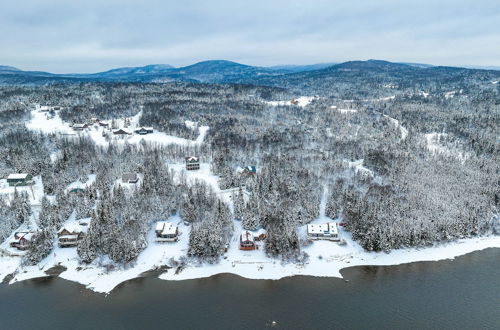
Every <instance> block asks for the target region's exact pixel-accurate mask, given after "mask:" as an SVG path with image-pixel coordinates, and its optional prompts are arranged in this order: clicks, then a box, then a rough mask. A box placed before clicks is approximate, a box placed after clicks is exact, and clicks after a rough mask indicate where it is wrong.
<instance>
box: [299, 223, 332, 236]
mask: <svg viewBox="0 0 500 330" xmlns="http://www.w3.org/2000/svg"><path fill="white" fill-rule="evenodd" d="M307 233H308V234H314V235H317V234H321V235H324V234H328V235H334V234H337V233H338V229H337V223H335V222H329V223H322V224H309V225H307Z"/></svg>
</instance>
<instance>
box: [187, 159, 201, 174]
mask: <svg viewBox="0 0 500 330" xmlns="http://www.w3.org/2000/svg"><path fill="white" fill-rule="evenodd" d="M199 169H200V159H199V158H198V157H195V156H190V157H186V170H188V171H196V170H199Z"/></svg>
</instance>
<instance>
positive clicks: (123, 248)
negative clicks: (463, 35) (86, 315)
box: [0, 63, 500, 264]
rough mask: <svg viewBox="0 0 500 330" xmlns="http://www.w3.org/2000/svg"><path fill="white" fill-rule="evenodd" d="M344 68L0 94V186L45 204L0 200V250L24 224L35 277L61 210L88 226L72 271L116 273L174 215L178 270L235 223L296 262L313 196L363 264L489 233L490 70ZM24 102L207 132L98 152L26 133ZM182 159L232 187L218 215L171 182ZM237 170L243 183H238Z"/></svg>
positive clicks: (210, 204)
mask: <svg viewBox="0 0 500 330" xmlns="http://www.w3.org/2000/svg"><path fill="white" fill-rule="evenodd" d="M357 66H358V64H356V65H355V67H354V68H355V70H354V69H353V64H352V63H351V64H349V65H347V64H346V65H345V66H337V67H336V68H335V69H322V70H318V71H311V72H306V73H293V74H291V75H286V76H280V77H278V78H273V77H264V78H258V79H257V78H255V79H254V78H252V79H251V80H250V81H247V82H245V84H201V83H189V82H175V83H173V82H172V83H66V84H52V85H45V86H12V85H11V86H3V87H1V88H0V118H1V120H0V155H1V157H0V178H5V177H7V176H8V175H9V174H10V173H29V174H31V175H33V176H40V178H41V179H42V181H43V189H44V194H45V198H44V199H43V201H42V203H41V206H40V210H39V212H38V211H37V212H35V213H33V212H32V210H31V209H30V207H29V205H28V204H27V198H28V197H27V196H26V195H25V194H17V193H16V195H15V196H14V197H12V196H7V195H0V203H1V211H0V218H1V222H0V239H1V240H5V239H6V238H7V237H8V236H9V235H11V233H12V232H13V231H14V230H15V229H16V228H18V227H19V226H21V225H22V224H23V223H24V224H29V225H30V226H32V227H33V226H36V227H37V233H36V238H35V239H34V240H33V242H32V243H31V244H30V246H29V251H28V253H27V254H26V256H25V262H26V263H30V264H36V263H38V262H39V261H40V260H42V259H43V258H44V257H45V256H47V255H48V254H49V253H50V251H51V249H52V245H51V243H50V242H52V241H53V240H54V239H55V237H56V232H57V230H58V229H59V228H60V226H61V225H62V224H63V223H64V222H65V221H66V220H67V219H68V217H70V216H71V215H72V214H73V212H74V213H75V214H76V218H78V219H81V218H91V219H92V220H91V222H90V227H89V229H88V234H87V235H86V236H85V238H84V239H83V240H82V241H81V242H80V243H79V246H78V254H79V256H80V258H81V260H82V262H85V263H90V262H92V261H93V260H94V259H95V258H97V257H99V256H102V255H105V256H108V257H109V258H110V259H112V260H113V261H115V262H117V263H127V262H130V261H133V260H134V259H135V258H137V256H138V255H139V254H140V252H141V251H143V249H145V248H146V246H147V240H146V237H147V233H148V231H149V230H150V229H151V228H152V226H153V224H154V222H155V221H157V220H158V219H164V218H168V217H169V216H170V215H173V214H179V215H180V217H181V218H182V219H183V220H185V221H188V222H189V223H190V224H191V226H190V228H191V230H190V233H189V235H190V236H189V249H188V251H186V257H189V258H195V259H202V260H207V261H210V262H217V261H218V259H219V258H220V256H221V255H222V254H223V253H224V246H225V245H226V244H227V243H228V241H229V240H230V238H231V236H232V235H234V234H235V233H234V229H233V223H234V221H241V224H242V226H243V227H244V228H246V229H249V230H255V229H258V228H264V229H265V230H267V239H266V241H265V249H266V253H267V254H268V255H269V256H272V257H279V258H283V259H287V260H294V259H301V258H302V259H303V258H304V257H307V256H305V255H304V253H303V251H302V247H303V246H304V245H305V244H308V243H307V242H304V241H302V240H301V238H300V237H299V236H298V235H297V228H298V227H299V226H301V225H304V224H307V223H309V222H310V221H311V220H313V219H314V218H316V217H317V216H318V215H319V212H320V201H321V197H322V194H323V191H328V195H327V203H326V215H327V216H329V217H331V218H333V219H337V218H338V219H339V221H340V222H341V223H342V224H343V228H345V230H347V231H348V232H349V233H350V234H351V235H352V238H353V239H354V240H356V241H357V242H358V243H359V244H360V245H361V246H362V247H363V248H364V249H366V250H369V251H372V250H374V251H382V250H383V251H389V250H391V249H398V248H401V247H409V246H425V245H430V244H433V243H435V242H440V241H450V240H455V239H458V238H464V237H473V236H478V235H484V234H491V233H493V234H498V233H500V225H499V217H498V208H499V206H500V186H499V184H500V168H499V164H500V159H499V148H500V140H499V132H500V129H499V128H500V85H499V84H498V80H499V77H500V73H499V72H497V73H495V72H494V71H480V70H465V69H446V70H445V69H439V68H427V69H425V70H424V69H416V68H413V67H410V66H405V65H397V66H394V65H390V66H389V67H386V66H385V64H384V65H382V64H380V63H376V65H375V67H372V66H369V67H368V68H367V67H366V65H361V64H360V65H359V67H357ZM329 70H330V71H329ZM353 70H354V71H353ZM457 70H459V71H457ZM450 72H451V73H450ZM287 77H288V78H287ZM273 79H274V80H273ZM249 82H250V83H251V84H250V83H249ZM303 96H309V97H310V98H308V99H307V100H308V101H307V102H304V103H301V102H298V101H297V100H298V99H299V98H300V97H303ZM278 101H282V102H278ZM309 101H310V102H309ZM35 104H41V105H49V106H61V107H63V109H62V110H59V111H58V113H57V116H58V118H60V119H61V120H62V121H64V122H67V123H81V122H89V121H91V119H92V118H99V119H101V120H107V121H110V122H112V121H114V120H117V119H118V118H124V117H132V116H135V115H137V114H139V113H140V119H139V120H140V122H139V125H140V126H152V127H154V129H155V130H158V131H161V132H163V133H165V134H168V135H171V136H176V137H181V138H184V139H188V140H195V139H196V137H197V136H198V132H197V131H196V130H193V129H192V128H191V127H190V126H189V125H186V121H188V122H194V123H196V125H198V126H197V127H200V126H208V127H209V128H210V129H209V130H208V133H207V135H206V137H205V138H204V141H203V143H200V144H184V145H183V144H174V143H173V144H170V145H165V144H162V145H158V144H154V143H148V142H144V141H143V142H142V143H140V144H129V143H127V142H125V143H114V142H112V141H113V140H111V142H109V145H98V144H96V143H95V142H94V141H93V140H92V139H91V138H89V137H86V136H80V137H77V138H75V137H71V138H70V137H66V136H64V135H60V134H45V133H41V132H37V131H34V130H30V129H28V128H27V127H26V125H25V123H26V122H28V121H29V120H30V119H31V116H32V115H33V111H36V110H35ZM53 112H54V111H52V113H48V114H47V116H56V114H54V113H53ZM190 155H196V156H198V157H200V158H201V159H202V160H203V161H204V162H206V163H209V164H210V169H211V172H212V173H213V174H214V175H217V176H218V177H219V180H218V184H219V186H220V189H231V188H235V189H234V191H235V193H234V194H233V196H232V203H229V202H228V201H227V200H224V199H221V198H220V197H219V195H217V194H216V193H215V192H214V191H213V188H212V187H211V186H210V185H207V184H206V183H205V182H202V181H199V182H196V183H194V184H193V183H189V182H187V181H186V180H185V179H183V178H182V177H181V178H180V180H176V181H174V179H173V175H174V174H173V171H172V169H171V166H170V165H171V164H182V163H183V162H184V157H186V156H190ZM246 165H254V166H256V168H257V173H256V174H255V175H251V176H249V175H241V173H240V172H238V170H237V169H238V167H243V166H246ZM125 172H134V173H140V174H141V178H142V180H141V184H140V186H139V187H138V189H135V190H132V191H129V190H123V189H121V188H120V186H116V185H115V184H114V182H115V181H116V180H118V179H119V178H120V177H121V175H122V174H123V173H125ZM88 175H95V177H96V179H95V182H94V183H92V184H91V185H90V187H89V188H88V189H86V190H85V191H84V192H78V193H76V194H75V193H69V192H68V191H67V189H66V187H67V186H68V185H69V184H71V183H72V182H75V181H83V182H85V181H86V180H88V179H87V177H88ZM325 188H326V190H325Z"/></svg>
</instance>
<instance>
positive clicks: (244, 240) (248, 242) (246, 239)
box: [240, 230, 257, 251]
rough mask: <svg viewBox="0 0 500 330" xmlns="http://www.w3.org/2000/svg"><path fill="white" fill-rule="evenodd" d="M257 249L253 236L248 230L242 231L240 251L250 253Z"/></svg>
mask: <svg viewBox="0 0 500 330" xmlns="http://www.w3.org/2000/svg"><path fill="white" fill-rule="evenodd" d="M256 248H257V246H256V245H255V238H254V237H253V234H252V233H251V232H249V231H248V230H244V231H242V232H241V234H240V250H245V251H250V250H255V249H256Z"/></svg>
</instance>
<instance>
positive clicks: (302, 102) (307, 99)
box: [265, 96, 316, 107]
mask: <svg viewBox="0 0 500 330" xmlns="http://www.w3.org/2000/svg"><path fill="white" fill-rule="evenodd" d="M315 98H316V97H315V96H301V97H299V98H296V99H292V100H289V101H266V102H265V103H267V104H269V105H272V106H274V107H275V106H278V105H297V106H299V107H306V106H307V105H308V104H309V103H311V102H312V100H314V99H315Z"/></svg>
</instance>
